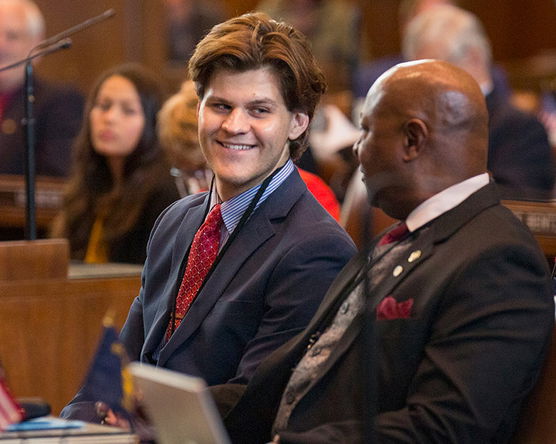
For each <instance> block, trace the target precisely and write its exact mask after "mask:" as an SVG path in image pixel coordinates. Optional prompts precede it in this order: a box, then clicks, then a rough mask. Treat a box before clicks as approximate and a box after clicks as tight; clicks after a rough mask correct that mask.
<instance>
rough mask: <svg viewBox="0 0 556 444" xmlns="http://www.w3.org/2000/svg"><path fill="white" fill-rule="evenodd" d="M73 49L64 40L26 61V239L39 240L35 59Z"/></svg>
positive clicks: (24, 119) (67, 40)
mask: <svg viewBox="0 0 556 444" xmlns="http://www.w3.org/2000/svg"><path fill="white" fill-rule="evenodd" d="M70 47H71V40H70V39H64V40H61V41H59V42H58V43H55V44H53V45H51V46H47V47H46V48H45V49H43V50H42V51H39V52H37V53H35V54H33V56H31V57H28V58H27V60H26V61H25V117H24V118H23V121H22V122H21V123H22V125H23V127H24V130H25V131H24V137H25V148H26V149H25V196H26V199H25V220H26V223H25V239H26V240H35V239H36V238H37V223H36V205H35V182H36V180H35V179H36V177H35V173H36V168H35V119H34V117H33V104H34V103H35V89H34V84H33V63H32V60H33V59H34V58H35V57H39V56H41V55H46V54H51V53H53V52H55V51H58V50H60V49H67V48H70Z"/></svg>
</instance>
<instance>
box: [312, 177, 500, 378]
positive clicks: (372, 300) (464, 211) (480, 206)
mask: <svg viewBox="0 0 556 444" xmlns="http://www.w3.org/2000/svg"><path fill="white" fill-rule="evenodd" d="M497 204H499V199H498V195H497V191H496V188H495V185H494V184H492V183H491V184H489V185H487V186H486V187H483V188H481V189H480V190H479V191H477V192H475V193H474V194H472V195H471V196H470V197H469V198H468V199H466V200H465V201H464V202H462V203H461V204H460V205H458V206H457V207H455V208H453V209H452V210H450V211H448V212H447V213H445V214H443V215H441V216H439V217H438V218H437V219H435V220H434V221H433V222H432V224H431V226H430V228H429V229H428V230H427V231H425V232H423V233H422V235H421V236H418V237H417V239H416V240H415V241H414V242H413V243H412V245H411V247H410V248H409V250H408V251H407V252H406V254H404V255H403V256H402V258H401V259H400V260H399V261H398V262H397V263H394V264H392V265H391V267H390V269H387V270H385V271H384V273H385V275H384V277H383V279H382V280H381V281H380V282H379V284H378V285H376V286H375V287H373V288H372V289H371V290H370V294H369V295H367V298H368V300H367V303H369V304H372V310H371V311H372V312H373V313H374V309H375V308H376V306H377V305H378V303H379V302H380V301H381V300H382V299H383V298H385V297H386V296H388V295H390V294H392V293H393V292H394V291H395V289H396V287H397V286H398V285H399V284H400V283H401V282H403V280H404V279H405V278H406V277H407V276H408V275H409V274H410V273H411V272H412V271H413V270H414V269H415V268H416V267H418V266H419V265H420V264H422V263H423V262H424V261H425V260H426V259H427V258H429V257H430V256H431V255H432V254H433V251H434V246H435V244H437V243H439V242H443V241H444V240H446V239H447V238H448V237H450V236H451V235H452V234H454V233H455V232H456V231H457V230H459V229H460V228H461V227H462V226H463V225H465V224H466V223H467V222H469V220H471V219H472V218H474V217H475V216H476V215H477V214H478V213H480V212H481V211H483V210H485V209H486V208H489V207H491V206H493V205H497ZM416 252H419V253H418V255H417V254H415V253H416ZM417 256H418V257H417ZM410 258H411V259H410ZM363 262H364V257H361V256H359V258H358V260H357V264H359V265H358V267H359V269H360V268H361V266H362V263H363ZM350 264H351V262H350ZM396 267H401V269H398V270H401V272H399V273H398V272H396V273H394V270H395V269H396ZM347 268H348V266H346V269H347ZM354 271H355V264H354V268H353V269H351V273H350V275H348V276H346V279H342V282H338V284H339V285H335V284H336V281H338V280H339V279H337V280H336V281H335V282H334V284H332V286H331V288H330V291H329V293H332V291H333V289H334V292H335V293H336V297H339V295H341V294H342V293H345V292H342V291H341V290H338V289H339V288H340V285H343V287H342V288H345V287H346V285H347V284H348V283H349V279H347V278H350V277H351V279H353V278H354V277H355V275H356V274H357V273H356V272H355V273H354ZM346 296H347V294H343V297H344V298H345V297H346ZM330 299H331V301H330V303H329V304H328V305H327V306H326V307H324V309H329V308H330V306H331V305H332V303H331V302H332V301H333V300H334V299H335V298H334V297H333V295H332V294H331V296H330ZM319 311H320V310H319ZM363 322H365V319H363V317H362V316H357V317H356V318H355V319H354V321H353V322H352V323H351V325H350V326H349V327H348V329H347V330H346V332H345V334H344V335H343V336H342V338H341V339H340V342H339V343H338V345H337V346H336V347H335V348H334V350H333V351H332V353H331V354H330V357H329V358H328V360H327V361H326V364H325V365H324V367H323V372H322V375H324V374H326V373H327V371H328V370H329V369H330V368H331V367H332V366H333V365H334V364H335V363H336V361H337V360H338V359H339V358H340V357H341V356H342V355H343V354H344V353H345V352H346V351H347V350H348V349H349V347H350V346H351V344H352V343H353V341H354V340H355V338H356V337H357V336H358V335H359V333H360V332H361V328H362V325H363V324H362V323H363ZM306 340H308V338H307V339H306ZM317 382H318V378H316V379H315V380H314V381H313V382H312V384H311V386H314V385H315V384H316V383H317Z"/></svg>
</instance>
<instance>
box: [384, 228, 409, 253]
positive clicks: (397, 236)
mask: <svg viewBox="0 0 556 444" xmlns="http://www.w3.org/2000/svg"><path fill="white" fill-rule="evenodd" d="M407 233H409V229H408V228H407V225H406V224H405V222H400V223H399V224H398V225H396V226H395V227H394V228H392V229H391V230H390V231H389V232H388V233H386V234H385V235H384V236H382V237H381V238H380V240H379V241H378V246H379V247H380V246H381V245H388V244H391V243H392V242H398V241H400V240H402V239H403V238H404V237H405V236H406V235H407Z"/></svg>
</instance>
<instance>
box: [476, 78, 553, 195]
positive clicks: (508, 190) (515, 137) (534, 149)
mask: <svg viewBox="0 0 556 444" xmlns="http://www.w3.org/2000/svg"><path fill="white" fill-rule="evenodd" d="M486 102H487V107H488V114H489V147H488V169H489V170H490V171H491V172H492V175H493V177H494V179H495V180H496V182H497V183H498V185H499V187H500V190H501V192H502V198H505V199H548V198H552V195H553V189H554V173H555V168H554V161H553V155H552V149H551V147H550V143H549V141H548V136H547V134H546V130H545V128H544V126H543V125H542V124H541V123H540V122H539V121H538V120H537V119H536V117H535V116H533V115H530V114H527V113H524V112H522V111H520V110H518V109H517V108H515V107H514V106H512V105H511V104H510V103H509V101H508V99H507V98H506V96H504V95H503V94H500V93H499V92H498V91H497V90H496V88H495V89H494V90H493V91H492V92H491V93H490V94H489V95H487V97H486Z"/></svg>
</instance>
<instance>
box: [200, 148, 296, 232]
mask: <svg viewBox="0 0 556 444" xmlns="http://www.w3.org/2000/svg"><path fill="white" fill-rule="evenodd" d="M294 169H295V165H294V164H293V161H292V160H291V159H288V161H287V162H286V163H285V164H284V166H283V167H282V168H281V169H280V171H278V173H276V175H275V176H274V177H273V178H272V180H271V181H270V183H269V184H268V186H267V187H266V190H265V191H264V192H263V194H262V196H261V198H260V199H259V201H258V202H257V205H256V206H255V210H256V209H257V208H259V205H261V204H262V203H263V202H264V201H265V200H266V199H267V198H268V197H269V196H270V195H271V194H272V193H273V192H274V191H275V190H276V189H277V188H278V187H279V186H280V185H281V184H282V182H284V180H286V179H287V178H288V176H289V175H290V174H291V173H292V172H293V170H294ZM260 187H261V184H258V185H256V186H254V187H253V188H250V189H249V190H247V191H244V192H243V193H241V194H239V195H237V196H234V197H232V198H231V199H229V200H227V201H225V202H222V206H221V207H220V210H221V211H222V220H223V222H224V226H225V227H226V231H228V233H232V232H233V231H234V230H235V228H236V226H237V224H238V223H239V221H240V219H241V216H243V213H244V212H245V210H247V207H248V206H249V204H250V203H251V200H252V199H253V197H254V196H255V194H256V193H257V191H258V190H259V188H260ZM218 202H220V198H219V197H218V194H217V193H216V187H212V194H211V196H210V207H211V208H212V207H213V206H214V205H216V204H217V203H218Z"/></svg>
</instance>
